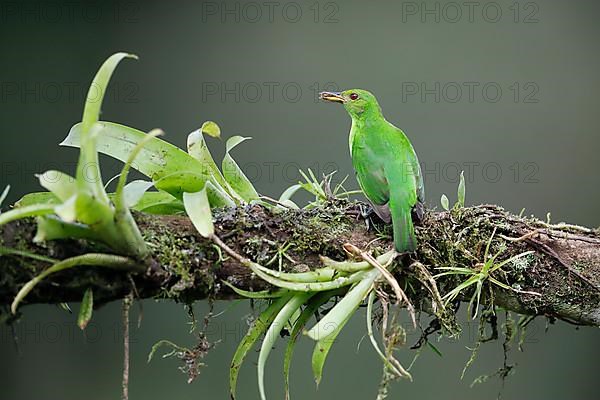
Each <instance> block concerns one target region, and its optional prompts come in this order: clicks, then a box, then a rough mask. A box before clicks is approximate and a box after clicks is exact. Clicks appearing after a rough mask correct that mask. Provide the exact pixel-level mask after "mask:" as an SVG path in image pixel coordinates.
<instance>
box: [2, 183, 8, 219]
mask: <svg viewBox="0 0 600 400" xmlns="http://www.w3.org/2000/svg"><path fill="white" fill-rule="evenodd" d="M9 191H10V185H6V187H5V188H4V190H3V191H2V194H0V207H2V203H4V200H6V196H8V192H9ZM0 213H2V210H1V209H0Z"/></svg>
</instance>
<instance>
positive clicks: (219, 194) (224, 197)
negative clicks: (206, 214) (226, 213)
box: [205, 181, 235, 207]
mask: <svg viewBox="0 0 600 400" xmlns="http://www.w3.org/2000/svg"><path fill="white" fill-rule="evenodd" d="M205 187H206V195H207V196H208V202H209V203H210V205H211V206H212V207H235V202H234V201H233V199H232V198H231V196H229V194H228V193H227V192H225V190H223V188H222V187H221V186H220V185H219V184H218V183H216V182H215V183H213V182H212V181H208V182H206V185H205Z"/></svg>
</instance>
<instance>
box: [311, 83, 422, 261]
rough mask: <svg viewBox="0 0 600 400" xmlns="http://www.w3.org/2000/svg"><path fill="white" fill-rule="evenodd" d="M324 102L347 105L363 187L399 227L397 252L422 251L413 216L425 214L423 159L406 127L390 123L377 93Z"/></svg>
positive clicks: (357, 92)
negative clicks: (383, 112)
mask: <svg viewBox="0 0 600 400" xmlns="http://www.w3.org/2000/svg"><path fill="white" fill-rule="evenodd" d="M320 98H321V99H322V100H327V101H332V102H337V103H342V104H343V105H344V108H345V109H346V111H348V114H350V117H352V127H351V129H350V155H351V156H352V164H353V166H354V170H355V171H356V177H357V180H358V184H359V185H360V188H361V189H362V191H363V192H364V193H365V195H366V196H367V198H368V199H369V202H370V203H371V204H372V206H373V209H374V210H375V213H376V214H377V215H378V216H379V217H380V218H381V219H382V220H383V221H385V222H388V223H389V222H390V221H391V222H392V224H393V226H394V243H395V247H396V250H397V251H398V252H401V253H402V252H410V251H414V250H415V249H416V247H417V241H416V238H415V232H414V227H413V217H415V219H420V218H421V217H422V214H423V202H424V197H425V195H424V188H423V177H422V175H421V167H420V165H419V160H418V159H417V155H416V154H415V150H414V149H413V147H412V145H411V143H410V141H409V140H408V138H407V137H406V135H405V134H404V132H402V130H401V129H399V128H396V127H395V126H394V125H392V124H391V123H389V122H388V121H386V119H385V118H384V117H383V114H382V113H381V107H380V106H379V103H378V102H377V99H376V98H375V96H373V94H371V93H370V92H368V91H366V90H362V89H351V90H345V91H343V92H340V93H334V92H322V93H321V94H320Z"/></svg>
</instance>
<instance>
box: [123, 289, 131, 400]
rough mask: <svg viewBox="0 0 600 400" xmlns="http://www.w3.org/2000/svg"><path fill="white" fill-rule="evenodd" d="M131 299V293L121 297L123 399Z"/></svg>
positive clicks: (125, 396)
mask: <svg viewBox="0 0 600 400" xmlns="http://www.w3.org/2000/svg"><path fill="white" fill-rule="evenodd" d="M132 300H133V295H132V294H131V293H130V294H128V295H127V296H125V298H123V311H122V318H123V383H122V388H123V395H122V399H123V400H129V309H130V308H131V302H132Z"/></svg>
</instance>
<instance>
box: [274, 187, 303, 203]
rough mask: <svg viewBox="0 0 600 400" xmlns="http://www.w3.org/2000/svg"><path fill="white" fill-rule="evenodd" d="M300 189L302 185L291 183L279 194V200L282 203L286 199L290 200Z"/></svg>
mask: <svg viewBox="0 0 600 400" xmlns="http://www.w3.org/2000/svg"><path fill="white" fill-rule="evenodd" d="M300 189H302V185H300V184H296V185H292V186H290V187H289V188H287V189H285V191H284V192H283V193H281V196H279V202H280V203H283V202H286V201H288V200H291V198H292V196H293V195H294V194H296V192H297V191H298V190H300Z"/></svg>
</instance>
